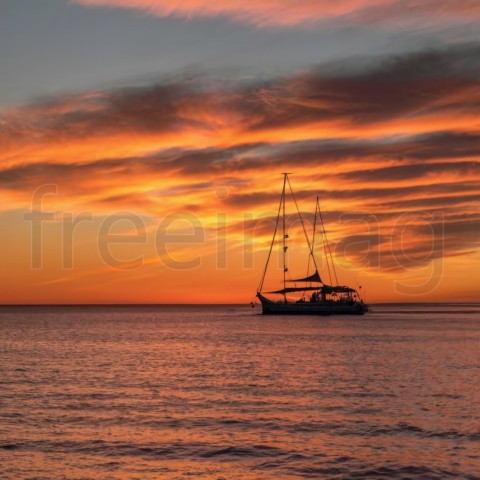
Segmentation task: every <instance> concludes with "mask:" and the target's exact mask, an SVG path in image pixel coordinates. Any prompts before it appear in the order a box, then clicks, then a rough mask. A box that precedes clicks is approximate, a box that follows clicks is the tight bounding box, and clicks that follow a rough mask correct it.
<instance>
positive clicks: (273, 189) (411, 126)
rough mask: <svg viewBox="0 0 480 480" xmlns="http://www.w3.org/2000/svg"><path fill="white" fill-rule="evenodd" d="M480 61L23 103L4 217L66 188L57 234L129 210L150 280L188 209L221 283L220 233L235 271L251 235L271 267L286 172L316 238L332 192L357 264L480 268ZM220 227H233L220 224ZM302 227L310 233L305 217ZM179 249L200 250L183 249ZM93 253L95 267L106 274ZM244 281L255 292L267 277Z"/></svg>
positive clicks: (10, 127)
mask: <svg viewBox="0 0 480 480" xmlns="http://www.w3.org/2000/svg"><path fill="white" fill-rule="evenodd" d="M292 5H293V4H292ZM292 8H293V7H292ZM479 55H480V47H479V46H478V45H477V44H466V45H459V46H456V47H450V48H444V49H437V50H427V51H419V52H414V53H411V54H408V55H401V56H398V57H395V58H366V59H364V62H360V63H359V62H355V63H351V62H349V61H345V62H343V63H341V62H340V63H336V64H327V65H319V66H316V67H312V68H311V69H309V70H308V71H302V72H297V73H295V74H292V75H289V76H283V77H274V78H270V79H267V80H265V79H263V80H261V81H260V80H258V79H248V80H245V81H238V82H231V81H230V82H228V83H227V82H222V81H221V80H217V81H215V82H205V81H204V79H203V78H202V77H201V76H200V77H191V76H190V77H188V78H186V77H176V78H172V77H170V78H168V79H164V80H161V81H158V82H157V83H155V84H152V85H146V86H143V87H132V88H117V89H110V90H108V89H106V90H97V91H87V92H80V93H72V94H69V95H59V96H57V97H53V98H47V99H40V100H38V101H35V102H31V103H27V104H25V105H23V106H18V107H16V108H11V109H9V110H6V111H4V112H2V113H1V114H0V143H1V145H2V149H1V151H0V180H1V185H2V195H3V200H4V201H3V203H2V209H3V210H4V211H5V212H7V211H14V210H15V211H24V210H29V209H31V207H32V206H31V199H32V195H33V192H34V191H35V190H36V189H37V188H38V187H40V186H42V185H45V184H55V185H57V186H58V194H57V195H51V196H49V197H48V198H47V197H46V198H45V199H44V201H45V208H46V209H47V210H49V211H55V212H56V213H57V217H56V219H57V220H56V221H55V222H52V225H51V226H50V227H49V228H51V229H52V230H51V231H50V233H49V235H50V236H51V237H52V238H53V236H54V229H55V228H57V229H59V228H61V225H62V222H65V218H63V217H62V214H64V213H65V212H67V213H68V214H69V215H70V214H72V215H76V214H80V213H82V214H84V213H85V212H87V213H91V214H92V215H93V217H94V219H96V220H97V223H98V219H99V218H100V217H102V216H103V217H104V216H106V215H109V214H113V213H116V212H119V211H128V212H130V214H132V215H133V216H134V218H139V219H141V220H139V221H140V223H141V224H142V225H143V224H144V225H145V231H146V232H147V235H148V239H150V243H151V244H150V246H149V250H148V255H147V252H146V253H145V257H146V259H148V261H147V260H146V264H148V269H149V270H148V273H145V274H146V275H150V274H151V273H152V272H151V270H150V269H151V268H153V267H152V266H154V265H155V264H156V263H155V256H154V255H155V251H154V250H155V248H154V239H155V230H156V229H157V224H158V222H161V221H162V220H163V219H165V218H169V216H171V215H175V214H178V216H177V217H175V218H176V220H178V222H179V223H178V224H177V223H175V224H174V228H173V230H174V231H178V230H180V231H182V230H181V229H182V228H183V229H185V225H183V226H182V216H181V213H182V212H183V213H184V214H188V215H190V216H187V217H185V218H187V220H188V219H190V218H193V217H194V218H196V219H198V221H199V222H200V223H201V225H202V226H203V227H204V228H205V232H206V234H205V235H206V236H205V242H204V243H202V244H201V245H198V246H196V247H195V249H194V250H195V252H194V253H195V255H199V256H201V258H203V259H205V262H206V265H208V267H207V266H205V267H202V268H204V270H202V271H203V272H204V275H205V276H206V277H208V276H215V275H217V274H218V271H217V270H215V268H216V267H215V265H216V264H215V261H216V260H215V252H216V248H218V238H217V237H216V234H217V233H218V231H219V230H221V229H222V228H224V229H225V231H226V232H227V233H226V240H225V248H226V250H227V251H228V252H230V253H229V254H230V255H231V256H232V257H234V258H235V260H231V262H237V263H238V264H237V263H235V265H236V267H238V268H241V265H240V264H239V262H240V260H239V259H240V258H243V256H245V255H246V254H245V253H244V252H242V249H245V248H246V247H245V245H246V244H247V243H248V242H247V240H248V241H250V240H251V244H250V247H251V248H252V250H255V251H256V252H258V253H257V256H258V254H262V253H264V252H265V249H266V248H268V240H269V237H270V235H271V232H272V226H273V224H274V219H275V214H276V209H277V202H278V195H279V192H278V187H279V183H280V178H281V177H280V173H281V172H283V171H293V172H294V175H293V177H292V181H293V182H294V184H295V187H296V192H297V199H298V200H299V201H300V202H301V205H302V209H303V210H304V216H305V219H306V220H307V221H308V222H309V225H310V227H311V225H312V217H311V213H307V210H310V207H313V201H314V199H315V196H316V194H317V192H318V191H320V192H321V194H322V195H321V198H322V208H323V210H324V219H325V222H326V224H327V225H328V230H329V236H330V238H331V242H332V245H333V246H334V248H335V252H336V254H337V255H338V258H339V260H340V263H341V264H342V262H343V265H344V266H349V265H353V266H354V269H360V268H361V269H362V270H364V271H365V272H369V274H371V275H391V274H392V273H391V272H396V273H395V274H401V273H402V272H405V271H407V270H408V271H410V269H412V268H413V267H415V268H417V267H418V268H420V267H425V266H428V265H429V264H431V263H432V262H433V261H436V260H437V259H457V260H455V261H458V259H467V258H469V259H471V258H473V259H475V258H476V257H475V255H476V254H475V252H476V251H477V250H478V246H479V240H480V235H478V225H479V222H480V216H479V214H478V212H479V209H478V205H479V201H480V188H479V185H480V164H479V155H480V122H479V120H478V119H479V118H480V117H479V109H480V71H479V69H478V66H477V63H478V62H476V61H475V60H476V59H477V58H478V57H479ZM307 207H308V208H307ZM22 209H23V210H22ZM68 218H70V217H68ZM219 218H225V222H226V224H225V225H220V226H219V223H218V222H219ZM58 219H59V220H58ZM184 220H185V219H184ZM24 223H25V222H24ZM184 223H185V222H184ZM187 224H188V221H187ZM289 227H290V228H291V230H292V231H296V230H298V229H299V224H298V218H297V217H296V216H295V214H294V213H291V214H290V219H289ZM22 228H25V226H24V225H23V226H22ZM130 228H131V226H130ZM79 229H81V228H80V227H79ZM89 235H90V236H89ZM93 235H95V233H92V230H89V232H88V234H87V233H85V234H84V236H85V238H83V237H82V241H83V242H84V244H85V245H90V247H89V248H91V249H92V251H93V250H94V248H93V247H91V244H94V243H95V242H94V241H93V240H92V236H93ZM440 240H441V242H440ZM250 247H249V248H250ZM254 247H255V248H254ZM10 248H11V249H12V251H14V250H15V248H17V246H15V245H11V246H10ZM53 250H54V249H53ZM191 251H193V250H191ZM177 253H178V255H179V257H178V258H189V255H191V253H190V254H189V251H188V249H185V248H183V247H182V248H178V252H177ZM122 254H123V255H124V258H126V259H132V258H133V257H135V258H136V255H132V253H131V252H130V253H129V252H128V251H123V253H122ZM52 255H53V254H52ZM82 255H85V257H88V255H87V254H86V253H82ZM88 258H89V260H88ZM88 258H86V259H85V261H84V262H83V264H84V265H87V264H89V263H88V262H90V264H93V266H94V267H95V268H93V267H92V271H97V270H98V268H99V266H98V265H96V264H95V261H93V260H92V258H90V257H88ZM255 258H257V257H255ZM87 260H88V261H87ZM97 260H98V259H97ZM475 261H476V260H475ZM158 262H160V260H158ZM158 262H157V263H158ZM97 263H98V261H97ZM133 263H135V262H133ZM252 264H253V260H252ZM128 265H130V264H128ZM128 268H130V267H128ZM128 268H126V270H128ZM145 268H147V266H146V267H145ZM102 271H103V270H102ZM245 271H246V272H247V273H246V274H245V275H246V278H247V277H248V278H247V280H248V281H250V279H251V278H250V277H252V276H254V275H255V273H254V272H253V271H250V270H248V269H245ZM104 273H105V275H107V276H108V271H107V272H104ZM102 275H103V273H102ZM165 275H166V274H165ZM141 276H142V274H141V273H140V272H137V273H136V274H135V278H136V279H137V278H139V277H141ZM249 276H250V277H249ZM62 278H64V277H62ZM65 278H67V279H68V278H70V277H69V276H68V275H67V276H66V277H65ZM72 278H73V280H72V282H74V281H75V280H74V279H75V278H77V277H75V276H73V277H72ZM84 278H89V275H88V272H81V273H79V275H78V279H79V280H78V281H83V280H81V279H84ZM165 278H166V277H165ZM215 278H217V277H215ZM390 278H391V277H390ZM247 280H245V281H247ZM41 282H43V283H42V285H43V284H44V285H50V284H52V282H55V279H52V278H43V277H42V278H41ZM178 282H179V284H181V279H180V277H179V279H178ZM61 283H62V285H63V284H68V283H69V282H68V281H63V280H62V282H61ZM220 283H221V282H220ZM55 284H56V283H55ZM201 287H202V286H201V285H198V288H201Z"/></svg>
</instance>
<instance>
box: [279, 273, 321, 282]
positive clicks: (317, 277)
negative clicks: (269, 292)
mask: <svg viewBox="0 0 480 480" xmlns="http://www.w3.org/2000/svg"><path fill="white" fill-rule="evenodd" d="M287 282H318V283H323V282H322V279H321V278H320V275H319V273H318V271H317V270H316V271H315V273H313V274H312V275H309V276H308V277H304V278H295V279H294V280H287Z"/></svg>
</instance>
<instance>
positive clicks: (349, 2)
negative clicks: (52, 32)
mask: <svg viewBox="0 0 480 480" xmlns="http://www.w3.org/2000/svg"><path fill="white" fill-rule="evenodd" d="M73 3H78V4H82V5H85V6H92V7H115V8H125V9H132V10H139V11H141V12H143V13H146V14H148V15H154V16H158V17H168V16H171V15H176V16H179V17H182V18H187V19H192V18H212V17H225V18H229V19H231V20H234V21H237V22H245V23H249V24H253V25H255V26H258V27H263V26H282V27H291V26H302V27H305V26H308V25H314V24H315V23H316V22H319V21H325V20H329V19H332V18H335V19H353V20H355V21H363V22H373V21H378V20H380V19H381V20H387V21H388V20H389V21H390V22H393V21H399V20H400V21H403V22H405V21H410V22H414V21H415V20H416V19H417V18H418V17H419V16H421V17H422V18H423V19H424V20H425V21H428V22H435V21H437V22H438V21H441V20H442V19H445V18H446V17H447V18H448V20H449V21H452V19H458V20H463V21H465V20H468V19H470V18H471V17H478V15H479V14H480V7H479V6H478V2H475V1H472V0H456V1H453V0H445V1H443V2H441V3H439V2H436V1H434V0H423V1H419V0H406V1H405V0H403V1H398V0H397V1H395V0H377V1H374V2H368V1H366V0H346V1H343V2H331V1H328V0H304V1H302V2H298V1H295V0H257V1H250V0H249V1H240V0H231V1H229V2H204V1H202V0H183V1H182V2H172V1H171V0H73Z"/></svg>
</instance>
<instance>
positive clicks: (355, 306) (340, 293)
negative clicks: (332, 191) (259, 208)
mask: <svg viewBox="0 0 480 480" xmlns="http://www.w3.org/2000/svg"><path fill="white" fill-rule="evenodd" d="M288 175H289V174H288V173H284V174H283V188H282V194H281V197H280V205H279V207H278V214H277V221H276V223H275V229H274V232H273V238H272V243H271V245H270V250H269V252H268V257H267V262H266V264H265V268H264V270H263V274H262V277H261V280H260V284H259V286H258V289H257V297H258V299H259V300H260V302H261V304H262V313H263V314H275V315H304V314H306V315H363V314H364V313H366V312H367V311H368V307H367V305H366V304H365V303H364V301H363V299H362V297H361V295H360V293H359V292H357V290H356V289H354V288H351V287H349V286H346V285H339V284H338V279H337V274H336V270H335V265H334V262H333V256H332V252H331V249H330V246H329V244H328V241H327V236H326V231H325V227H324V224H323V219H322V214H321V210H320V203H319V199H318V197H317V203H316V209H315V217H314V225H313V236H312V241H310V239H309V236H308V234H307V230H306V228H305V223H304V221H303V218H302V215H301V213H300V210H299V208H298V204H297V200H296V198H295V195H294V193H293V189H292V186H291V184H290V179H289V177H288ZM287 186H288V190H289V192H290V194H291V198H292V199H293V203H294V204H295V207H296V210H297V215H298V217H299V219H300V223H301V225H302V229H303V233H304V235H305V239H306V244H307V246H308V255H309V258H308V265H307V274H306V276H304V277H302V278H295V279H290V278H287V277H288V271H289V269H288V266H287V252H288V245H287V242H288V240H289V234H288V233H287V225H286V215H285V212H286V197H287ZM317 218H319V219H320V226H321V229H320V231H321V234H322V237H323V246H324V252H325V259H326V263H327V268H328V274H329V279H330V283H335V284H333V285H331V284H326V283H324V282H323V281H322V278H321V277H320V273H319V271H318V267H317V261H316V258H315V254H314V245H315V233H316V229H317ZM280 229H281V241H280V242H277V243H280V249H281V252H282V262H283V265H282V266H283V288H281V289H279V290H273V291H267V292H265V291H263V286H264V282H265V277H266V274H267V270H268V265H269V263H270V259H271V256H272V251H273V248H274V246H275V240H276V238H277V236H278V234H279V230H280ZM310 267H312V269H313V270H314V271H313V273H309V269H310ZM332 273H333V276H332ZM360 289H361V287H359V290H360ZM292 294H293V295H294V298H292ZM266 295H268V296H269V297H270V296H274V298H269V297H267V296H266ZM298 297H299V298H298Z"/></svg>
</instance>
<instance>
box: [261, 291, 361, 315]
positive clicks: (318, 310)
mask: <svg viewBox="0 0 480 480" xmlns="http://www.w3.org/2000/svg"><path fill="white" fill-rule="evenodd" d="M257 296H258V298H259V300H260V302H261V304H262V313H263V314H264V315H363V314H364V313H366V312H367V311H368V307H367V306H366V305H365V304H364V303H363V302H351V303H342V302H299V303H296V302H295V303H290V302H287V303H285V302H273V301H272V300H269V299H268V298H266V297H264V296H263V295H262V294H260V293H259V294H258V295H257Z"/></svg>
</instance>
